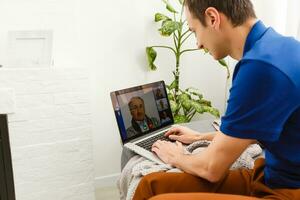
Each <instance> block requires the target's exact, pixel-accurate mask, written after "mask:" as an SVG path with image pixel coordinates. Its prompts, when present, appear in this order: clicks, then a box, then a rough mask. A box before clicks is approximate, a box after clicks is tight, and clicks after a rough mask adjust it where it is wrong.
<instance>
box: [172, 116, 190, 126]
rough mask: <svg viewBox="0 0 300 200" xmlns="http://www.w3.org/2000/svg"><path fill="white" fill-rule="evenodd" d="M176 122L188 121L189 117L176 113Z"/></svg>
mask: <svg viewBox="0 0 300 200" xmlns="http://www.w3.org/2000/svg"><path fill="white" fill-rule="evenodd" d="M174 121H175V124H181V123H187V122H189V119H188V118H187V117H186V116H184V115H175V116H174Z"/></svg>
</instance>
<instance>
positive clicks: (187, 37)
mask: <svg viewBox="0 0 300 200" xmlns="http://www.w3.org/2000/svg"><path fill="white" fill-rule="evenodd" d="M192 34H193V32H191V33H190V34H189V35H188V36H186V38H184V39H183V41H182V43H184V42H185V41H186V40H187V39H189V37H190V36H191V35H192Z"/></svg>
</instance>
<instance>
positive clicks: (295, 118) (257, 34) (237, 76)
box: [221, 21, 300, 188]
mask: <svg viewBox="0 0 300 200" xmlns="http://www.w3.org/2000/svg"><path fill="white" fill-rule="evenodd" d="M221 131H222V132H223V133H224V134H226V135H229V136H232V137H237V138H246V139H256V140H258V141H259V142H261V143H262V144H263V145H264V146H265V148H266V149H265V150H266V154H265V161H266V166H265V169H264V178H265V184H266V185H267V186H269V187H271V188H300V43H299V42H298V41H297V40H295V39H293V38H290V37H284V36H282V35H280V34H278V33H276V32H275V31H274V30H273V29H272V28H266V27H265V26H264V25H263V23H262V22H260V21H258V22H257V23H256V24H255V25H254V26H253V28H252V30H251V31H250V33H249V35H248V37H247V40H246V44H245V47H244V54H243V58H242V59H241V60H240V61H239V62H238V64H237V65H236V68H235V70H234V74H233V82H232V88H231V89H230V97H229V99H228V107H227V110H226V113H225V116H224V117H222V125H221Z"/></svg>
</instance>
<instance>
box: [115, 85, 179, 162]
mask: <svg viewBox="0 0 300 200" xmlns="http://www.w3.org/2000/svg"><path fill="white" fill-rule="evenodd" d="M110 96H111V100H112V104H113V108H114V112H115V116H116V120H117V123H118V127H119V132H120V137H121V141H122V144H123V145H124V146H125V147H126V148H128V149H130V150H132V151H134V152H136V153H137V154H139V155H141V156H143V157H145V158H147V159H149V160H152V161H154V162H156V163H159V164H162V163H163V162H162V161H161V160H160V159H159V158H158V157H157V156H156V155H155V154H154V153H152V151H151V147H152V144H153V143H154V142H155V141H157V140H159V139H160V140H169V139H168V138H166V137H165V136H164V134H165V132H167V131H168V130H169V129H170V128H171V126H172V125H173V124H174V119H173V115H172V111H171V107H170V102H169V99H168V95H167V91H166V87H165V83H164V81H158V82H154V83H149V84H145V85H140V86H136V87H132V88H127V89H123V90H118V91H114V92H111V94H110Z"/></svg>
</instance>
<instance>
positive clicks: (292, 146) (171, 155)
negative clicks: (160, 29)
mask: <svg viewBox="0 0 300 200" xmlns="http://www.w3.org/2000/svg"><path fill="white" fill-rule="evenodd" d="M184 11H185V14H186V20H187V22H188V25H189V28H190V30H191V31H192V32H193V33H194V34H195V36H196V40H197V47H198V48H199V49H205V50H206V51H208V52H209V53H210V54H211V55H212V56H213V57H214V58H215V59H216V60H220V59H223V58H225V57H226V56H230V57H232V58H234V59H235V60H237V61H238V63H237V65H236V67H235V69H234V73H233V80H232V87H231V89H230V96H229V99H228V106H227V110H226V113H225V115H224V116H223V117H222V119H221V121H222V122H221V127H220V131H216V132H213V133H203V134H199V133H198V132H197V131H196V130H192V129H189V128H187V127H183V126H177V127H173V128H171V129H170V130H169V131H168V132H167V133H166V134H165V135H166V136H169V138H170V139H172V140H176V142H173V143H171V142H168V141H160V140H159V141H157V142H156V143H154V145H153V146H152V151H153V152H154V153H155V154H156V155H157V156H158V157H159V158H160V159H161V160H162V161H164V162H165V163H167V164H169V165H172V166H174V167H177V168H178V169H180V170H181V171H182V172H184V173H175V172H174V173H165V172H156V173H151V174H148V175H147V176H144V177H143V178H142V179H141V181H140V182H139V185H138V187H137V189H136V191H135V194H134V197H133V200H146V199H150V200H225V199H226V200H257V199H269V200H271V199H272V200H275V199H276V200H279V199H280V200H300V148H299V147H300V42H299V41H297V40H295V39H293V38H291V37H284V36H282V35H280V34H279V33H277V32H276V31H275V30H274V29H272V28H268V27H266V26H265V25H264V24H263V22H262V21H260V20H258V19H257V18H256V15H255V12H254V9H253V6H252V3H251V1H250V0H185V1H184ZM264 12H272V11H270V10H268V8H266V9H265V10H264ZM273 14H274V13H273ZM198 140H212V143H211V144H210V145H209V146H208V147H207V148H206V149H205V150H203V151H202V152H201V153H199V154H194V155H187V154H185V151H184V147H183V145H182V143H184V144H191V143H193V142H194V141H198ZM256 142H260V143H261V144H263V146H264V147H265V154H264V158H259V159H257V160H256V162H255V164H254V168H253V169H236V170H230V167H231V165H232V164H233V163H234V162H235V161H236V160H237V159H238V158H239V157H240V155H241V154H242V153H243V152H244V151H245V149H246V148H247V147H248V146H249V145H251V144H253V143H256Z"/></svg>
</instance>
